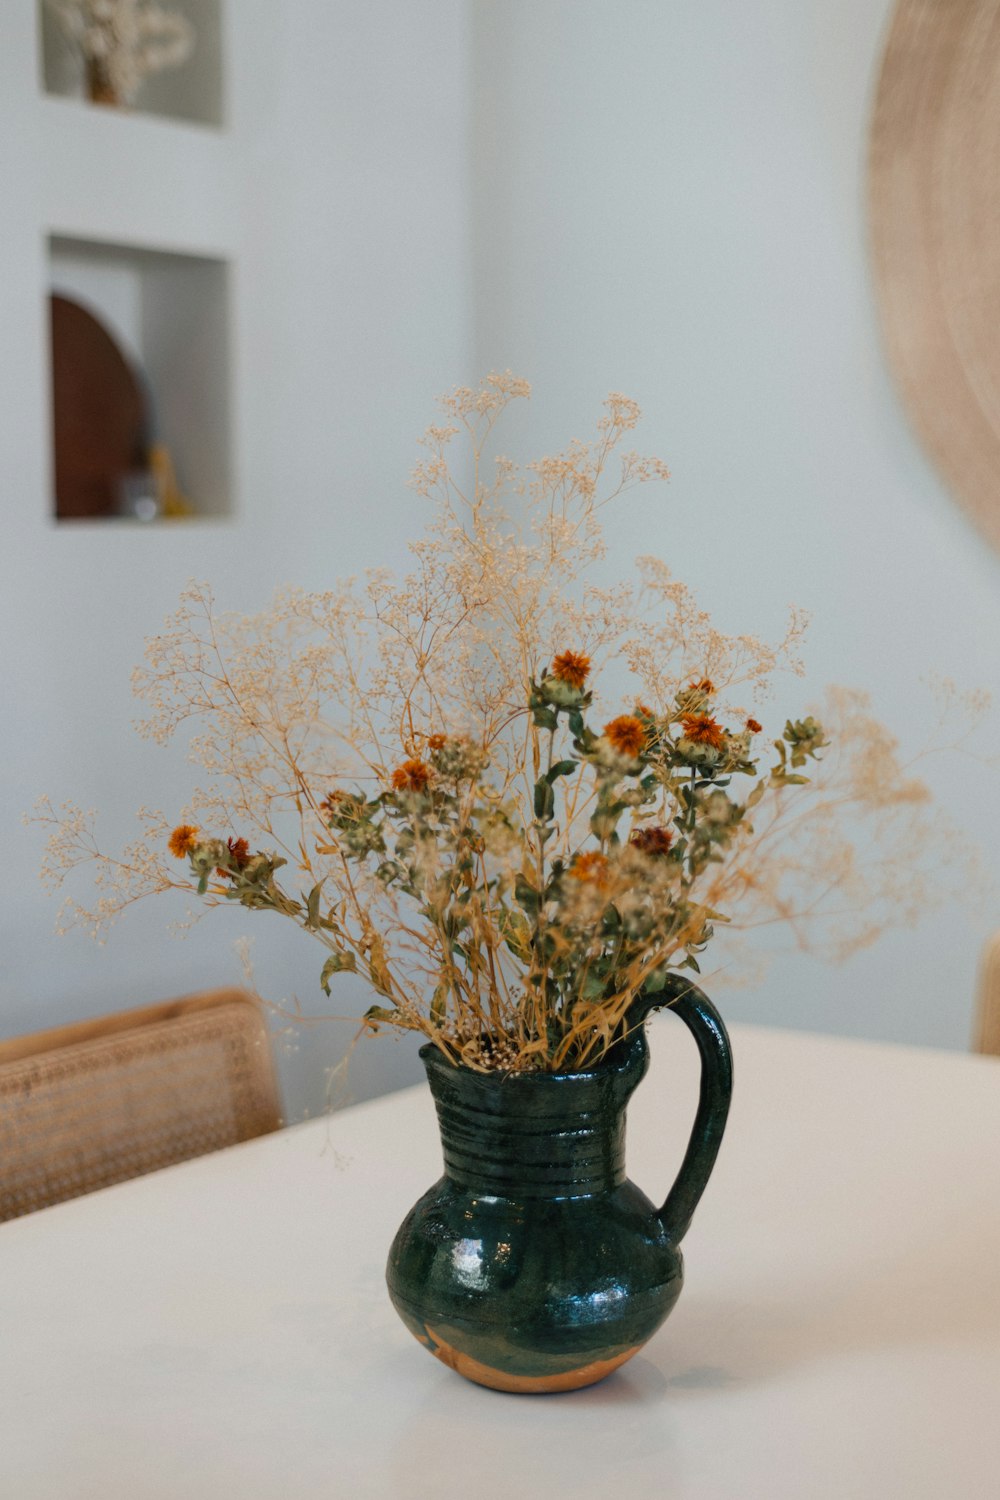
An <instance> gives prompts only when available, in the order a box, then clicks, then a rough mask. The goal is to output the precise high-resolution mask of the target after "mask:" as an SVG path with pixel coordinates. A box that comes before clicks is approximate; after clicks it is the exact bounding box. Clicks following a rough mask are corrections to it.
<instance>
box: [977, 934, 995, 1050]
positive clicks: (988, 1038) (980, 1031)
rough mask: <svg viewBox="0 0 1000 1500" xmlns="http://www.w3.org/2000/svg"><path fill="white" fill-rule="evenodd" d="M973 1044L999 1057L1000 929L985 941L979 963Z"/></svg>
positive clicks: (978, 1048)
mask: <svg viewBox="0 0 1000 1500" xmlns="http://www.w3.org/2000/svg"><path fill="white" fill-rule="evenodd" d="M972 1047H973V1051H975V1052H988V1053H990V1054H992V1055H993V1056H994V1057H1000V932H997V933H994V935H993V937H991V938H990V940H989V942H988V943H987V944H986V947H985V948H984V949H983V956H982V960H981V962H980V965H979V986H978V989H977V992H976V1018H975V1030H974V1032H973V1037H972Z"/></svg>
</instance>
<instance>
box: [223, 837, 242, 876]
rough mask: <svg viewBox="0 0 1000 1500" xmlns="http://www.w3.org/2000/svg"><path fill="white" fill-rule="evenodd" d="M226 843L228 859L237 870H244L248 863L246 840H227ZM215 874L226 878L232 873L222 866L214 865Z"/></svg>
mask: <svg viewBox="0 0 1000 1500" xmlns="http://www.w3.org/2000/svg"><path fill="white" fill-rule="evenodd" d="M226 843H227V844H228V845H229V857H230V859H231V860H232V862H233V864H234V865H235V866H236V868H237V870H242V869H245V868H246V866H247V865H248V864H249V863H250V845H249V844H248V843H247V841H246V839H227V840H226ZM215 873H216V875H222V876H224V877H227V878H228V877H229V876H231V875H232V873H233V872H232V870H227V869H225V868H224V867H223V866H222V865H216V867H215Z"/></svg>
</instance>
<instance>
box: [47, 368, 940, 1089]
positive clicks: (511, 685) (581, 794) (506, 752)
mask: <svg viewBox="0 0 1000 1500" xmlns="http://www.w3.org/2000/svg"><path fill="white" fill-rule="evenodd" d="M528 394H529V388H528V386H527V384H526V382H524V381H523V380H518V379H516V378H514V377H513V376H512V375H510V374H509V373H508V374H504V375H491V376H490V377H488V378H487V380H486V381H485V382H484V383H483V384H482V385H481V386H480V387H479V388H477V389H469V388H464V387H463V388H459V389H457V390H455V391H454V392H453V393H452V394H451V395H449V396H448V397H446V398H444V399H443V401H442V403H441V404H442V408H443V421H442V422H441V423H440V424H438V425H435V426H433V427H431V428H430V429H429V430H428V432H427V434H426V436H425V438H424V454H423V457H422V459H421V462H420V463H419V464H418V466H417V468H416V470H415V472H414V476H413V484H414V487H415V488H416V490H417V492H418V493H419V494H420V495H421V496H422V497H423V498H424V500H425V502H426V503H427V504H428V505H429V507H430V517H429V522H428V525H427V528H426V531H425V533H424V534H423V536H422V537H420V538H419V539H418V540H416V541H414V542H413V543H412V545H411V553H412V559H413V562H412V568H411V570H410V572H409V573H408V574H407V575H406V576H405V577H402V578H399V579H397V578H394V577H393V576H391V575H390V574H389V573H388V572H386V571H383V570H376V571H373V572H371V573H369V574H368V575H367V578H366V579H365V580H364V581H363V582H362V583H360V584H359V583H355V582H347V583H344V584H341V585H339V586H337V587H334V588H332V589H330V590H329V591H325V592H318V593H309V592H305V591H302V590H299V589H294V588H290V589H287V590H285V591H284V592H282V593H281V594H279V596H278V597H277V599H276V600H275V601H274V603H273V605H272V606H271V607H270V608H269V609H265V610H263V611H261V612H260V613H257V614H253V615H240V616H236V615H228V614H220V613H218V612H217V610H216V608H215V605H214V603H213V599H212V594H211V591H210V589H209V588H208V587H207V586H206V585H201V584H195V585H192V586H191V587H190V588H189V589H188V590H187V592H186V593H185V595H184V596H183V598H182V600H181V604H180V608H179V609H178V611H177V613H176V614H175V615H174V616H173V617H172V619H171V620H170V621H169V622H168V625H167V628H166V630H165V632H164V633H163V634H161V635H159V636H157V637H155V638H154V639H152V640H151V641H149V642H148V644H147V649H146V659H145V665H144V666H143V667H142V668H141V669H140V670H138V671H137V673H136V677H135V690H136V692H137V694H138V696H139V698H140V699H141V700H142V701H143V703H144V704H145V706H146V713H147V716H146V719H145V721H144V726H143V732H144V733H145V734H146V735H148V736H149V737H150V738H151V739H153V740H155V741H157V742H160V743H163V742H166V741H168V740H170V739H171V738H173V737H174V736H175V735H177V734H179V733H181V734H185V735H188V734H191V733H192V732H193V738H192V739H191V742H190V744H191V752H192V755H193V757H194V759H195V760H196V761H197V762H199V763H200V765H201V766H202V767H203V769H204V770H205V772H207V773H208V777H209V780H208V783H207V784H206V786H205V787H203V788H201V789H199V790H196V791H195V792H194V794H193V796H192V799H191V802H190V805H189V806H188V807H187V808H185V809H183V810H181V811H179V812H178V815H177V818H176V819H174V820H171V822H176V826H175V827H174V828H173V831H172V832H171V831H170V824H169V823H167V822H166V821H165V820H164V819H163V818H162V816H161V815H159V814H146V815H145V817H146V831H145V834H144V836H143V837H142V838H140V839H138V840H137V841H136V842H135V843H134V844H133V845H132V846H131V847H130V848H129V849H127V850H126V851H125V852H124V853H123V854H122V855H121V856H119V857H118V858H112V857H110V856H108V855H106V854H105V853H103V852H102V851H101V850H100V848H99V846H98V844H97V842H96V840H95V837H94V835H93V831H92V824H91V821H90V820H89V819H88V818H87V817H86V816H84V815H83V814H82V813H81V812H80V811H79V810H78V809H75V808H67V809H63V810H62V811H61V812H60V811H56V810H54V809H53V808H51V806H49V805H46V806H45V807H44V808H43V810H42V814H41V815H42V817H43V819H44V820H45V821H46V822H47V823H48V825H49V830H50V838H49V848H48V856H47V860H46V866H45V873H46V875H47V877H48V878H49V880H50V881H51V882H52V883H53V884H54V885H59V884H61V883H62V882H63V880H64V879H65V877H66V876H67V874H69V873H70V872H72V871H75V870H76V869H77V868H78V867H80V866H81V865H89V866H91V867H93V868H94V869H95V871H96V876H97V883H98V900H97V902H96V904H95V903H90V905H89V906H88V905H87V904H80V903H77V902H75V901H71V902H70V903H69V905H68V908H67V919H66V920H67V922H68V924H69V925H76V924H80V925H83V926H85V927H88V928H89V929H90V930H91V931H93V932H94V933H95V934H99V933H101V932H102V931H103V929H104V927H105V926H106V924H107V923H108V922H109V921H110V920H111V919H112V918H113V917H114V916H115V915H117V913H118V912H119V911H120V910H122V909H123V908H124V907H125V906H127V905H128V904H129V903H130V902H132V901H133V900H135V899H138V898H140V897H145V896H147V895H149V894H153V893H156V892H160V891H166V890H181V891H190V890H191V888H192V886H194V888H195V889H196V890H197V892H198V893H199V895H200V896H201V897H202V899H203V900H204V902H206V903H207V904H208V905H210V906H217V905H220V904H223V903H239V904H240V905H241V906H242V907H244V908H245V909H246V910H247V911H248V912H258V911H273V912H277V913H279V914H280V915H282V916H284V917H286V918H287V919H288V920H290V921H292V922H294V923H295V924H296V925H297V926H299V927H301V928H302V930H303V932H304V933H305V934H307V935H308V937H309V938H310V939H311V940H312V941H313V942H315V943H316V944H317V945H318V946H319V948H320V949H321V950H322V953H321V958H320V962H319V963H318V965H317V971H318V981H319V983H320V985H321V986H322V988H323V989H324V991H326V992H327V994H331V993H333V992H334V990H335V987H336V986H337V984H338V982H339V977H338V976H340V975H342V974H344V973H358V974H360V975H362V976H364V978H365V979H366V980H367V982H368V984H369V985H370V986H371V988H372V989H373V990H374V991H375V994H376V996H377V1000H376V1003H375V1004H373V1005H371V1006H370V1007H369V1009H368V1010H367V1013H366V1015H365V1017H364V1024H365V1026H366V1027H367V1028H368V1029H370V1030H372V1031H377V1030H379V1029H381V1028H383V1027H396V1028H403V1029H408V1030H415V1031H419V1032H422V1033H423V1034H424V1035H425V1036H427V1037H428V1038H429V1039H430V1040H431V1041H433V1042H434V1043H435V1044H436V1045H437V1046H438V1047H440V1048H441V1049H442V1050H443V1051H444V1052H445V1053H446V1054H447V1055H448V1056H450V1057H451V1058H453V1059H455V1060H460V1061H462V1062H464V1063H466V1064H467V1065H469V1066H471V1067H473V1068H479V1069H491V1068H495V1067H503V1068H505V1069H519V1070H549V1071H552V1070H566V1069H573V1068H579V1067H582V1066H586V1065H589V1064H591V1063H593V1062H595V1061H596V1060H598V1059H599V1058H600V1057H601V1056H602V1055H603V1054H604V1052H605V1051H606V1050H607V1048H608V1047H609V1046H610V1045H612V1044H613V1043H614V1041H615V1040H616V1039H617V1038H618V1037H619V1036H620V1035H621V1034H622V1032H623V1030H624V1029H625V1028H627V1026H628V1024H629V1021H628V1016H629V1009H630V1006H631V1005H632V1002H633V1001H634V1000H635V998H636V996H637V995H638V994H639V993H640V992H644V993H647V994H649V993H652V994H654V995H655V994H656V993H657V992H659V991H662V990H664V989H665V987H666V985H667V979H668V976H669V975H670V973H671V971H672V970H677V969H684V968H688V969H691V970H694V971H697V970H698V969H699V957H700V955H701V954H702V953H703V951H704V949H705V947H706V945H707V944H708V943H709V941H710V939H711V938H712V936H713V933H714V931H715V929H716V928H717V927H719V926H720V924H724V925H725V926H727V927H731V928H732V929H734V930H744V931H748V930H750V929H752V928H754V927H758V926H762V925H768V924H772V923H776V922H781V923H784V924H786V925H787V926H788V927H789V929H790V930H791V931H792V932H793V933H794V936H795V940H796V941H797V942H799V943H801V944H803V945H806V946H815V947H821V948H824V949H825V950H826V951H829V952H831V953H833V954H841V953H842V952H844V951H847V950H849V949H850V948H851V947H853V946H859V945H863V944H864V943H865V942H867V941H870V939H871V937H872V935H873V934H874V933H875V932H876V931H878V930H881V928H882V927H883V926H885V925H886V924H888V923H890V922H892V921H895V920H897V919H900V918H903V919H908V918H910V917H912V916H913V915H914V913H915V911H916V910H917V909H918V908H919V907H920V906H921V905H922V904H923V902H924V901H925V900H926V895H927V892H926V881H925V876H924V873H923V872H924V871H926V869H927V867H928V861H927V859H926V857H924V856H925V855H926V853H927V851H929V850H932V849H934V848H935V837H936V836H932V834H931V832H930V831H929V825H928V817H929V816H930V815H929V813H928V810H927V799H928V794H927V790H926V787H925V786H924V785H923V783H922V782H920V781H918V780H916V779H914V778H913V777H912V775H911V774H910V773H909V772H908V771H907V769H906V768H905V767H904V766H903V764H902V763H901V762H900V760H899V757H898V753H897V748H896V746H895V743H894V742H893V741H892V739H891V737H890V736H888V734H887V733H886V731H885V730H884V729H883V728H882V726H880V725H879V724H878V723H877V721H875V720H874V719H873V718H872V717H871V715H870V712H869V709H868V706H867V703H866V701H865V700H864V699H863V698H862V697H860V696H859V695H857V694H853V695H852V694H850V693H847V692H843V691H841V692H839V693H835V694H833V695H832V696H831V698H830V701H829V703H828V705H827V706H826V708H825V709H824V711H823V714H822V717H821V718H820V717H816V716H813V715H808V714H807V715H805V716H804V717H802V718H801V719H792V720H787V721H786V722H784V724H781V725H771V726H769V727H768V729H764V728H763V727H762V722H761V721H762V720H763V721H766V719H767V714H766V712H765V710H764V709H763V708H755V713H757V714H759V715H760V716H761V719H760V720H759V719H758V718H757V717H753V716H751V715H750V714H749V713H748V709H747V701H748V700H752V701H753V702H754V703H755V704H757V703H762V702H764V701H766V698H767V695H768V690H769V686H770V684H771V682H772V679H773V678H774V676H775V674H776V673H779V672H789V671H790V672H792V673H798V672H800V671H801V667H800V663H799V657H798V650H799V645H800V642H801V639H802V635H803V630H804V620H803V617H802V615H801V614H800V613H799V612H797V611H793V612H792V615H791V618H790V621H789V625H788V628H787V631H786V634H785V636H784V638H783V639H782V640H781V641H780V642H778V643H777V644H773V645H769V644H766V643H764V642H761V641H758V640H755V639H753V638H752V637H750V636H746V635H740V636H728V635H726V634H724V633H722V632H721V631H719V630H718V629H717V628H716V627H715V626H714V625H713V624H712V622H711V620H710V618H709V616H708V615H707V614H706V613H705V612H704V611H703V610H702V609H701V608H700V607H699V606H698V605H697V604H696V602H695V600H694V599H693V597H692V595H691V593H690V591H689V590H688V589H687V588H686V587H685V586H684V585H683V584H682V583H680V582H679V581H678V580H677V579H675V578H674V577H673V575H672V574H671V572H670V571H669V569H668V567H667V566H666V564H665V563H663V562H660V561H658V560H656V559H653V558H643V559H640V561H639V563H638V567H637V575H636V577H635V579H634V580H633V581H631V582H626V583H623V584H621V585H618V586H616V587H614V588H611V589H608V588H602V587H598V586H597V585H596V584H594V583H592V582H590V581H588V574H589V572H590V570H591V569H592V568H593V566H594V565H595V564H596V563H598V562H599V561H600V560H601V558H602V557H603V556H604V547H605V542H604V533H603V530H602V522H603V512H604V508H605V506H607V505H608V504H609V503H610V502H612V501H614V500H615V499H616V498H617V497H619V496H621V495H622V493H623V492H624V491H626V490H629V489H631V488H633V487H635V486H638V485H646V484H649V483H651V482H653V483H657V484H659V483H660V482H662V481H664V480H666V478H667V470H666V466H665V465H664V464H663V463H662V462H661V461H660V460H659V459H655V458H645V457H641V456H639V455H638V454H637V453H635V452H632V451H630V450H629V449H627V448H626V446H625V440H626V438H627V436H628V434H629V433H630V432H631V431H632V429H633V428H634V427H635V426H636V424H637V422H638V420H639V410H638V408H637V406H636V405H635V403H634V402H632V401H630V400H629V399H628V398H626V397H625V396H622V395H618V394H613V395H611V396H610V397H609V398H608V400H607V401H606V403H605V406H604V414H603V416H602V417H601V418H600V420H599V422H598V423H597V428H596V432H595V434H594V436H593V438H592V439H591V440H590V441H589V442H586V443H584V442H573V443H571V444H570V446H569V447H568V448H567V449H566V450H564V451H563V452H562V453H560V454H557V455H555V456H552V457H547V458H543V459H540V460H538V461H537V462H535V463H531V464H528V465H527V466H526V467H524V468H519V467H517V466H516V465H515V464H514V463H513V462H511V461H510V460H508V459H506V458H504V457H496V456H493V457H491V456H490V447H489V445H490V443H491V441H492V434H493V430H494V427H495V424H496V422H497V420H498V418H499V417H500V416H501V415H502V414H503V412H504V411H505V409H506V408H507V407H508V406H510V404H511V403H512V402H515V401H518V400H521V399H523V398H525V397H527V396H528ZM457 438H461V439H463V440H464V442H465V443H466V444H467V445H468V448H469V452H470V458H471V461H470V474H471V480H470V482H469V483H468V484H465V485H463V484H461V483H460V482H459V480H458V478H457V477H456V467H455V466H454V465H453V464H452V462H451V461H450V454H451V451H452V446H453V444H454V442H455V440H456V439H457ZM626 670H627V672H628V673H630V674H631V679H632V682H633V691H632V692H631V694H630V695H629V696H628V697H627V698H626V699H625V700H624V701H622V700H621V699H620V698H616V699H615V700H613V701H608V702H605V703H603V704H602V703H601V702H600V701H599V699H598V691H599V684H600V681H601V677H602V675H603V674H607V676H608V677H609V678H610V677H611V675H612V673H614V674H616V676H617V679H618V680H622V678H623V674H624V673H625V671H626ZM938 842H939V840H938Z"/></svg>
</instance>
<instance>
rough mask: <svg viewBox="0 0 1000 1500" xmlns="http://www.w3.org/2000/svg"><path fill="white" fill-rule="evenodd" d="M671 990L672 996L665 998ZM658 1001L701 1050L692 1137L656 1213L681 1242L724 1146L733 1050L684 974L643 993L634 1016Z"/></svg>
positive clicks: (712, 1011) (715, 1017)
mask: <svg viewBox="0 0 1000 1500" xmlns="http://www.w3.org/2000/svg"><path fill="white" fill-rule="evenodd" d="M671 992H673V994H674V998H673V999H669V998H666V997H667V996H669V995H670V993H671ZM660 1005H662V1006H664V1008H666V1009H669V1010H671V1011H673V1013H674V1015H676V1016H680V1018H681V1020H682V1021H683V1022H684V1024H685V1026H686V1027H687V1028H688V1030H689V1031H690V1032H691V1034H692V1036H693V1037H694V1039H695V1041H696V1042H697V1044H698V1051H699V1053H700V1054H701V1092H700V1096H699V1099H698V1112H697V1114H696V1115H695V1117H694V1125H693V1126H692V1129H691V1138H690V1140H689V1141H688V1146H687V1150H686V1151H685V1153H684V1160H683V1161H682V1162H681V1169H680V1171H679V1172H678V1174H677V1180H676V1181H675V1183H674V1185H673V1187H672V1188H671V1189H670V1192H669V1193H668V1194H667V1198H666V1202H665V1203H664V1205H663V1207H662V1208H661V1209H660V1210H659V1211H658V1213H657V1218H658V1219H659V1221H660V1223H661V1224H662V1225H663V1228H664V1230H665V1232H666V1234H667V1235H668V1237H669V1238H670V1239H671V1240H672V1241H673V1243H674V1244H675V1245H679V1244H680V1242H681V1240H682V1239H683V1238H684V1236H685V1235H686V1234H687V1232H688V1229H689V1228H690V1226H691V1220H692V1218H693V1217H694V1211H695V1209H696V1208H697V1207H698V1202H699V1199H700V1198H701V1195H702V1193H703V1192H704V1191H705V1188H706V1186H707V1184H708V1179H709V1177H710V1176H711V1174H712V1168H713V1167H714V1166H715V1159H716V1157H717V1156H718V1154H719V1147H720V1146H721V1144H722V1135H723V1131H724V1130H725V1128H726V1117H727V1115H728V1114H729V1103H730V1100H731V1098H732V1093H733V1054H732V1048H731V1047H730V1043H729V1035H728V1033H727V1031H726V1028H725V1025H724V1024H723V1020H722V1017H721V1016H720V1015H719V1012H718V1011H717V1010H716V1008H715V1006H714V1005H713V1004H712V1002H711V1000H709V999H708V997H707V995H703V994H702V992H701V990H700V989H698V987H697V986H696V985H693V984H691V983H690V982H689V981H688V980H687V979H685V978H684V977H683V976H682V975H680V974H677V975H671V976H670V979H669V981H668V989H667V991H665V992H661V993H659V994H656V995H643V996H641V997H640V999H639V1002H638V1005H637V1007H636V1010H637V1011H638V1012H639V1016H638V1017H637V1019H638V1018H641V1017H644V1016H645V1015H646V1014H648V1013H649V1011H651V1010H653V1009H654V1008H655V1007H657V1006H660Z"/></svg>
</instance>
